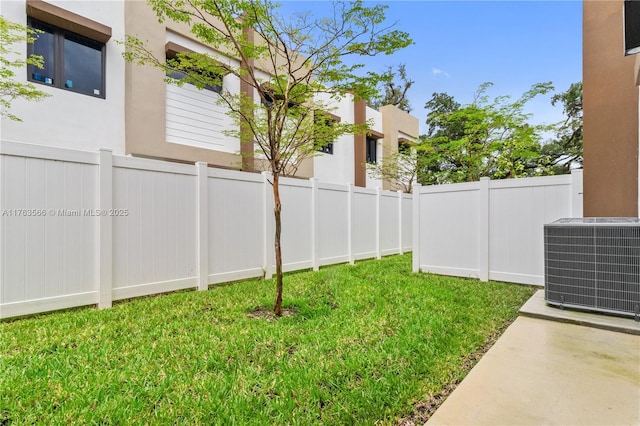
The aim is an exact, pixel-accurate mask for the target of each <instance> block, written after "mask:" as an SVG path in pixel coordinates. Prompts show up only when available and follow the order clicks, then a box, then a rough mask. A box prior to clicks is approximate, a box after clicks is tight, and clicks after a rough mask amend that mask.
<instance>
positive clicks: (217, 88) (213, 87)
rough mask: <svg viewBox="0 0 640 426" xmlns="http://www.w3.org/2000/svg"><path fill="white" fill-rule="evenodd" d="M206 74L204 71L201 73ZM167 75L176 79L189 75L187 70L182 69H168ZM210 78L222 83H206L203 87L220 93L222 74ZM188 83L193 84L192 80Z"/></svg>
mask: <svg viewBox="0 0 640 426" xmlns="http://www.w3.org/2000/svg"><path fill="white" fill-rule="evenodd" d="M201 74H202V75H203V76H204V73H201ZM167 77H171V78H173V79H176V80H182V79H184V78H185V77H187V73H186V72H182V71H168V72H167ZM209 78H213V79H215V80H220V84H215V85H209V84H207V85H205V86H204V87H202V89H203V90H210V91H212V92H215V93H220V92H222V76H220V75H216V76H215V77H209ZM186 83H187V84H193V83H192V82H190V81H187V82H186Z"/></svg>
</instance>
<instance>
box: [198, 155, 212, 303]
mask: <svg viewBox="0 0 640 426" xmlns="http://www.w3.org/2000/svg"><path fill="white" fill-rule="evenodd" d="M196 170H197V172H198V176H197V179H198V192H197V194H198V201H197V212H198V222H197V224H196V235H197V236H196V238H197V239H198V290H207V289H208V288H209V219H208V218H209V214H208V209H209V189H208V186H207V183H208V176H209V169H208V165H207V163H204V162H201V161H199V162H197V163H196Z"/></svg>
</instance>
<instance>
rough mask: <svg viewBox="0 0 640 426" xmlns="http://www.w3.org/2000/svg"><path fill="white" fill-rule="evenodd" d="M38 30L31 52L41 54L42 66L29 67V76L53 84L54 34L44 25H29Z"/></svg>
mask: <svg viewBox="0 0 640 426" xmlns="http://www.w3.org/2000/svg"><path fill="white" fill-rule="evenodd" d="M31 26H32V28H35V29H37V30H39V31H42V32H39V33H38V34H37V38H36V40H35V41H34V42H33V54H34V55H39V56H42V58H43V60H44V63H43V65H44V68H38V67H34V66H30V67H29V73H30V76H29V77H30V78H31V79H32V80H35V81H41V82H43V83H46V84H54V83H55V80H54V76H55V55H54V35H53V31H52V29H51V28H49V27H48V26H46V25H31Z"/></svg>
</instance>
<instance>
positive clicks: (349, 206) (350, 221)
mask: <svg viewBox="0 0 640 426" xmlns="http://www.w3.org/2000/svg"><path fill="white" fill-rule="evenodd" d="M347 197H348V198H347V251H348V252H349V264H350V265H355V263H356V259H355V256H354V255H353V184H352V183H348V184H347Z"/></svg>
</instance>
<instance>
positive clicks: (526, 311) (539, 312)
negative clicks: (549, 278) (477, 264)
mask: <svg viewBox="0 0 640 426" xmlns="http://www.w3.org/2000/svg"><path fill="white" fill-rule="evenodd" d="M520 315H523V316H528V317H532V318H542V319H549V320H553V321H560V322H566V323H569V324H577V325H586V326H589V327H595V328H601V329H603V330H611V331H619V332H621V333H630V334H637V335H640V322H638V321H635V320H634V319H633V318H632V317H629V316H627V317H619V316H612V315H603V314H599V313H594V312H587V311H578V310H572V309H560V308H558V307H554V306H550V305H547V303H546V302H545V300H544V290H538V291H536V293H535V294H534V295H533V297H531V298H530V299H529V300H528V301H527V303H525V304H524V305H523V306H522V308H520Z"/></svg>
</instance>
